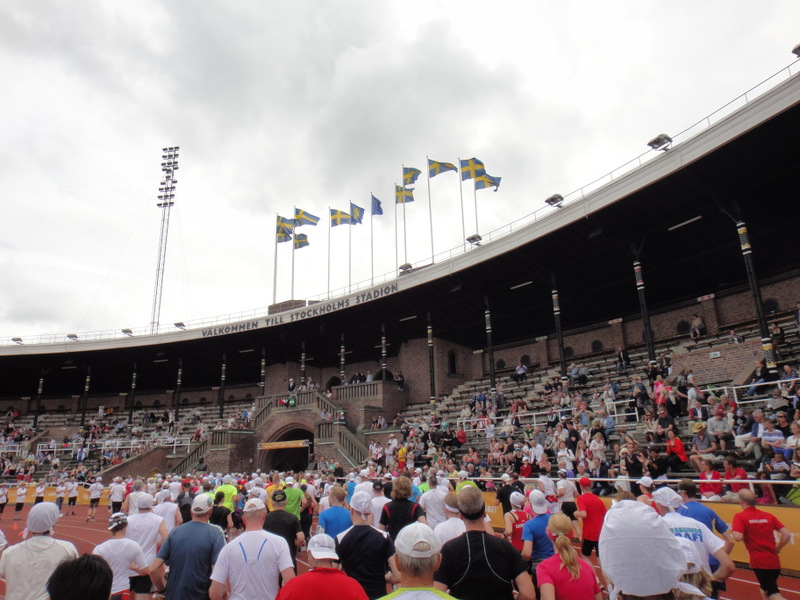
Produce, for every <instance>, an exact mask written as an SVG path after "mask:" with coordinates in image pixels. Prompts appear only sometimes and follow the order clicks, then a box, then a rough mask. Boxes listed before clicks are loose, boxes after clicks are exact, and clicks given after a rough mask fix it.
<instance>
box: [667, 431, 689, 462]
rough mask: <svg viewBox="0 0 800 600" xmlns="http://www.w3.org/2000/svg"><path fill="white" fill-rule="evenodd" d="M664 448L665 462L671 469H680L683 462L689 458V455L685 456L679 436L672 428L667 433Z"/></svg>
mask: <svg viewBox="0 0 800 600" xmlns="http://www.w3.org/2000/svg"><path fill="white" fill-rule="evenodd" d="M666 450H667V462H668V463H669V468H670V469H671V470H672V471H678V470H680V468H681V467H682V466H683V464H684V463H685V462H687V461H688V460H689V457H688V456H686V450H685V449H684V447H683V442H682V441H681V438H679V437H678V436H677V435H675V431H673V430H670V431H669V432H668V433H667V443H666Z"/></svg>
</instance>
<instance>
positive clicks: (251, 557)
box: [211, 531, 294, 600]
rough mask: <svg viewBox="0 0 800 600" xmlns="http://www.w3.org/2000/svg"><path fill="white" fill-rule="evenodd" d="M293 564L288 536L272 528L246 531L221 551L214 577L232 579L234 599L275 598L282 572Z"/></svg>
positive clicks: (220, 579) (219, 581)
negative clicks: (275, 532) (274, 531)
mask: <svg viewBox="0 0 800 600" xmlns="http://www.w3.org/2000/svg"><path fill="white" fill-rule="evenodd" d="M293 567H294V565H293V564H292V557H291V554H290V553H289V544H287V543H286V540H285V539H283V538H282V537H281V536H279V535H275V534H274V533H270V532H269V531H246V532H245V533H242V534H241V535H239V536H238V537H237V538H235V539H233V540H231V541H230V542H228V543H227V544H226V545H225V547H224V548H223V549H222V551H221V552H220V553H219V556H218V557H217V562H216V564H215V565H214V570H213V571H212V573H211V579H212V580H213V581H216V582H218V583H221V584H225V582H229V584H230V588H231V596H230V600H247V599H249V598H265V599H268V600H274V598H275V596H277V595H278V590H279V588H280V585H279V575H280V572H281V571H283V570H285V569H291V568H293Z"/></svg>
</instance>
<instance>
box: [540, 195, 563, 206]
mask: <svg viewBox="0 0 800 600" xmlns="http://www.w3.org/2000/svg"><path fill="white" fill-rule="evenodd" d="M563 202H564V196H562V195H561V194H553V195H552V196H550V197H549V198H548V199H547V200H545V201H544V203H545V204H549V205H550V206H555V207H556V208H561V204H562V203H563Z"/></svg>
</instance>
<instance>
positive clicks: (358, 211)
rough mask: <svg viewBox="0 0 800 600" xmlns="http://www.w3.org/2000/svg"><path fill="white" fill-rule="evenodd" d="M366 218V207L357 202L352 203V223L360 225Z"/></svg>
mask: <svg viewBox="0 0 800 600" xmlns="http://www.w3.org/2000/svg"><path fill="white" fill-rule="evenodd" d="M363 218H364V209H363V208H361V207H360V206H357V205H356V204H353V203H352V202H351V203H350V225H360V224H361V219H363Z"/></svg>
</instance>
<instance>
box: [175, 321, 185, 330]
mask: <svg viewBox="0 0 800 600" xmlns="http://www.w3.org/2000/svg"><path fill="white" fill-rule="evenodd" d="M173 325H175V327H177V328H178V329H186V324H185V323H184V322H183V321H178V322H177V323H173Z"/></svg>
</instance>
